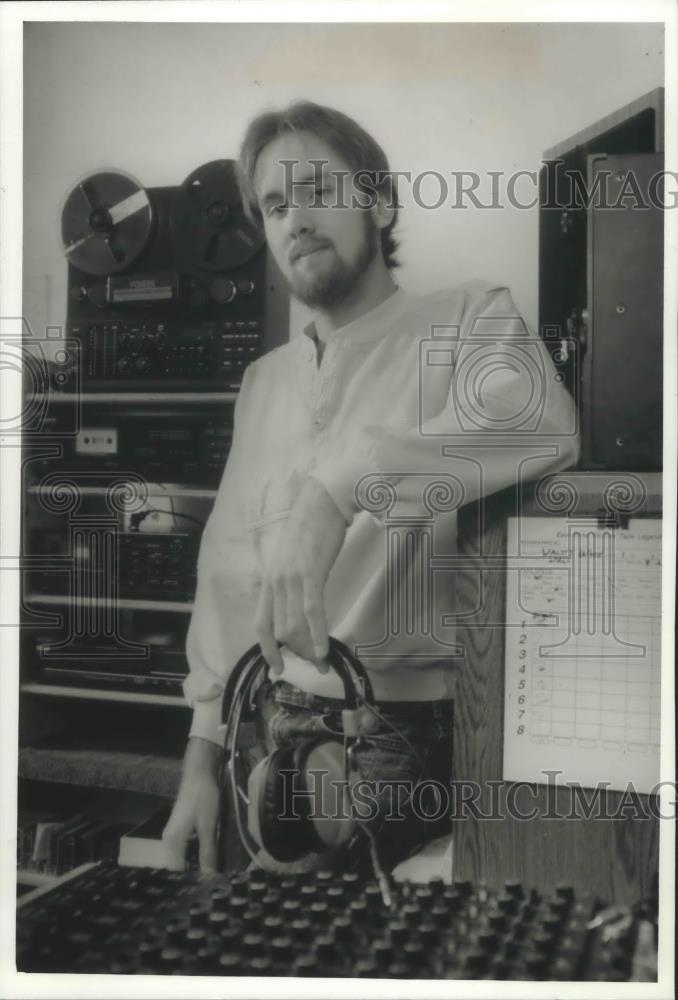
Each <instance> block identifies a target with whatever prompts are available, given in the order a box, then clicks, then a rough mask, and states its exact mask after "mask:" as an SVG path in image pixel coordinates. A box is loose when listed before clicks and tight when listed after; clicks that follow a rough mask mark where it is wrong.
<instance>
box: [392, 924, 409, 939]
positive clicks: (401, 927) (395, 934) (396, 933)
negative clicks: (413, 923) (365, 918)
mask: <svg viewBox="0 0 678 1000" xmlns="http://www.w3.org/2000/svg"><path fill="white" fill-rule="evenodd" d="M388 932H389V934H390V936H391V940H392V941H393V943H394V944H402V943H403V942H404V941H406V940H407V937H408V934H409V932H408V929H407V924H406V923H404V922H403V921H402V920H391V921H390V923H389V925H388Z"/></svg>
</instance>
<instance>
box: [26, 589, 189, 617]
mask: <svg viewBox="0 0 678 1000" xmlns="http://www.w3.org/2000/svg"><path fill="white" fill-rule="evenodd" d="M24 600H25V601H26V604H38V605H39V604H42V605H48V606H51V607H62V606H63V605H64V604H79V605H82V606H83V607H88V608H90V607H91V608H101V607H106V608H109V607H111V606H112V605H115V607H118V608H126V609H127V610H129V611H178V612H180V613H182V614H190V613H191V612H192V611H193V602H192V601H186V602H184V601H142V600H135V599H133V598H131V597H130V598H125V597H118V598H117V599H116V600H113V599H111V600H105V599H103V598H100V597H99V598H97V597H93V598H84V597H76V598H74V597H69V596H68V595H67V594H63V595H59V594H27V595H26V596H25V598H24Z"/></svg>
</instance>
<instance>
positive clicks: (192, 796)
mask: <svg viewBox="0 0 678 1000" xmlns="http://www.w3.org/2000/svg"><path fill="white" fill-rule="evenodd" d="M221 752H222V751H221V747H219V746H217V744H216V743H210V742H209V741H208V740H202V739H198V738H197V737H195V736H194V737H191V739H189V741H188V746H187V747H186V753H185V755H184V765H183V771H182V775H181V784H180V785H179V792H178V794H177V799H176V802H175V803H174V808H173V810H172V814H171V816H170V818H169V820H168V821H167V826H166V827H165V829H164V830H163V833H162V842H163V847H164V851H165V866H166V867H167V868H170V869H171V870H172V871H183V870H184V868H185V867H186V846H187V843H188V839H189V837H191V836H192V835H193V834H194V833H195V832H196V831H197V834H198V840H199V843H200V870H201V871H203V872H215V871H216V870H217V838H216V833H217V819H218V817H219V785H218V781H217V777H218V771H219V760H220V758H221Z"/></svg>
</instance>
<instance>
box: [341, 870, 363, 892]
mask: <svg viewBox="0 0 678 1000" xmlns="http://www.w3.org/2000/svg"><path fill="white" fill-rule="evenodd" d="M341 881H342V883H343V884H344V885H345V886H346V888H347V889H356V888H357V887H358V886H359V885H360V876H359V875H356V873H355V872H344V874H343V875H342V876H341Z"/></svg>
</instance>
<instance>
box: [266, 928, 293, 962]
mask: <svg viewBox="0 0 678 1000" xmlns="http://www.w3.org/2000/svg"><path fill="white" fill-rule="evenodd" d="M292 948H293V943H292V938H289V937H287V936H286V935H284V934H280V935H279V936H278V937H274V938H273V940H272V941H271V955H272V956H273V961H274V962H287V959H288V957H289V956H290V955H291V954H292Z"/></svg>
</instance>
